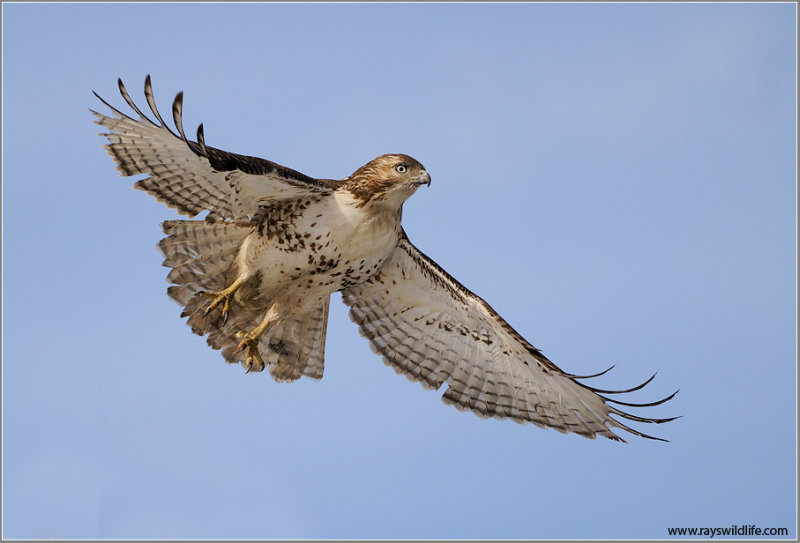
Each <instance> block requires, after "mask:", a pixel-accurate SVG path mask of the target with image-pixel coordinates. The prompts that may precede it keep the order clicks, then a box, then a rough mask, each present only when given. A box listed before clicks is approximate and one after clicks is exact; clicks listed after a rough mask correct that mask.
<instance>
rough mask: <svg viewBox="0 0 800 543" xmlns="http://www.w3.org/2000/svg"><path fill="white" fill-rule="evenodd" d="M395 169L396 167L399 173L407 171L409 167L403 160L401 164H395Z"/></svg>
mask: <svg viewBox="0 0 800 543" xmlns="http://www.w3.org/2000/svg"><path fill="white" fill-rule="evenodd" d="M394 169H395V171H396V172H397V173H406V170H407V169H408V166H406V163H405V162H401V163H400V164H398V165H397V166H395V167H394Z"/></svg>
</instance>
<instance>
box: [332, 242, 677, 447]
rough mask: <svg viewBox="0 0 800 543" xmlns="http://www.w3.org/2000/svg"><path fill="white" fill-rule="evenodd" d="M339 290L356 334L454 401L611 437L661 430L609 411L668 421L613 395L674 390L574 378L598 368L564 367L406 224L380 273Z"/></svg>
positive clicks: (483, 412)
mask: <svg viewBox="0 0 800 543" xmlns="http://www.w3.org/2000/svg"><path fill="white" fill-rule="evenodd" d="M342 298H343V300H344V302H345V303H346V304H347V305H349V306H350V316H351V318H352V319H353V321H354V322H355V323H356V324H358V326H359V328H360V331H361V334H362V335H364V336H365V337H366V338H367V339H369V341H370V344H371V346H372V348H373V350H375V351H376V352H377V353H379V354H381V355H382V356H383V359H384V361H385V362H386V363H387V364H389V365H391V366H392V367H393V368H394V369H395V371H397V372H398V373H402V374H405V375H406V376H407V377H408V378H409V379H411V380H414V381H418V382H419V383H421V384H422V385H423V386H424V387H426V388H432V389H438V388H439V387H441V385H442V384H443V383H447V385H448V387H447V390H446V391H445V393H444V395H443V397H442V399H443V400H444V401H445V403H448V404H452V405H455V406H456V407H458V408H459V409H462V410H466V409H469V410H471V411H473V412H475V413H476V414H478V415H479V416H482V417H496V418H510V419H513V420H515V421H517V422H521V423H522V422H531V423H533V424H535V425H537V426H541V427H550V428H555V429H557V430H559V431H561V432H575V433H578V434H580V435H584V436H586V437H590V438H594V437H595V436H596V435H601V436H604V437H607V438H609V439H614V440H622V438H620V437H619V436H618V435H617V434H615V433H614V432H613V431H612V430H613V429H621V430H625V431H628V432H630V433H632V434H636V435H639V436H642V437H647V438H652V439H660V438H654V437H652V436H649V435H646V434H643V433H641V432H639V431H637V430H635V429H632V428H630V427H628V426H626V425H625V424H622V423H621V422H619V421H617V420H615V419H614V418H612V417H611V416H610V415H612V414H613V415H616V416H619V417H622V418H625V419H629V420H633V421H638V422H654V423H661V422H667V421H668V420H673V419H653V418H645V417H639V416H635V415H632V414H629V413H626V412H623V411H621V410H619V409H617V408H616V407H613V406H612V405H610V403H616V404H618V405H626V406H633V407H646V406H651V405H658V404H661V403H663V402H665V401H667V400H669V399H670V398H672V396H674V394H673V395H672V396H669V397H668V398H664V399H663V400H660V401H658V402H653V403H649V404H631V403H626V402H620V401H618V400H613V399H610V398H608V397H606V396H603V395H602V394H619V393H624V392H632V391H634V390H638V389H640V388H642V387H644V386H645V385H646V384H647V383H649V382H650V380H648V381H646V382H645V383H643V384H641V385H639V386H638V387H634V388H631V389H628V390H621V391H607V390H606V391H604V390H598V389H595V388H592V387H589V386H586V385H584V384H582V383H580V382H579V381H578V380H579V379H586V378H588V377H595V376H596V375H595V376H586V377H578V376H575V375H571V374H567V373H565V372H563V371H561V370H560V369H559V368H558V367H557V366H556V365H555V364H553V363H552V362H550V360H548V359H547V358H546V357H545V356H544V355H543V354H541V352H539V350H537V349H536V348H534V347H533V346H532V345H530V344H529V343H528V342H527V341H526V340H525V339H524V338H523V337H522V336H520V335H519V334H518V333H517V332H516V331H515V330H514V329H513V328H512V327H511V326H510V325H509V324H508V323H507V322H506V321H504V320H503V319H502V317H500V316H499V315H498V314H497V313H496V312H495V311H494V310H493V309H492V308H491V307H490V306H489V305H488V304H487V303H486V302H485V301H483V300H482V299H481V298H480V297H478V296H476V295H475V294H473V293H472V292H470V291H469V290H467V289H466V288H465V287H464V286H463V285H461V284H460V283H459V282H458V281H456V280H455V279H453V278H452V277H451V276H450V275H449V274H447V272H445V271H444V270H443V269H441V268H440V267H439V266H438V265H437V264H436V263H435V262H433V261H432V260H431V259H429V258H428V257H427V256H425V255H424V254H423V253H422V252H420V251H419V250H418V249H417V248H416V247H414V245H412V244H411V242H410V241H408V238H407V237H406V236H405V233H403V235H402V236H401V239H400V241H399V243H398V245H397V248H396V249H395V251H394V253H393V255H392V257H391V258H390V259H389V260H388V261H387V262H386V263H385V264H384V265H383V267H382V268H381V269H380V270H379V273H377V274H376V275H375V276H373V277H372V278H371V279H369V280H367V281H366V282H365V283H363V284H360V285H356V286H354V287H351V288H349V289H347V290H345V291H343V292H342ZM609 369H610V368H609ZM606 371H608V370H606ZM603 373H605V372H603ZM597 375H601V374H597ZM650 379H652V377H651V378H650ZM601 393H602V394H601ZM622 441H624V440H622Z"/></svg>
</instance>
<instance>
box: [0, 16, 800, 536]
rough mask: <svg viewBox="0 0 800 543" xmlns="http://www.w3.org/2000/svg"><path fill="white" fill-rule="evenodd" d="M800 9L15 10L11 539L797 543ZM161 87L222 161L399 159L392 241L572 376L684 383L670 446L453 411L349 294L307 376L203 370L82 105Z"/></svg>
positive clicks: (7, 36) (657, 412)
mask: <svg viewBox="0 0 800 543" xmlns="http://www.w3.org/2000/svg"><path fill="white" fill-rule="evenodd" d="M795 10H796V7H795V6H794V5H793V4H646V5H634V4H503V5H489V4H436V5H419V4H390V5H371V4H346V5H343V4H338V5H321V4H304V5H290V4H236V5H213V4H212V5H209V4H189V5H185V4H123V5H96V4H56V5H53V4H4V5H3V76H4V77H3V343H2V349H3V390H2V392H3V483H2V490H3V536H4V537H6V538H28V537H35V538H150V537H157V538H286V537H302V538H358V537H361V538H376V537H384V538H437V537H438V538H441V537H446V538H465V537H471V538H481V537H488V538H500V537H503V538H665V537H667V528H668V527H675V526H690V527H691V526H696V527H727V526H730V525H732V524H755V525H757V526H760V527H785V528H789V530H790V535H791V536H792V537H796V535H797V534H796V528H795V526H796V507H797V503H796V480H797V473H796V467H795V466H796V464H795V462H796V458H797V455H796V440H797V419H796V415H795V409H796V381H797V364H796V335H795V328H796V324H797V321H796V305H795V299H796V286H795V279H796V236H795V225H796V203H795V202H796V154H795V148H796V143H797V142H796V130H795V126H796V125H795V119H796V113H797V112H796V86H795V78H796V60H797V59H796V56H795V53H794V50H795V43H796V28H795V20H796V17H795ZM148 73H149V74H151V75H152V78H153V83H154V88H155V95H156V99H157V100H158V103H159V105H160V106H161V109H162V111H169V104H170V103H171V100H172V98H173V97H174V95H175V93H176V92H177V91H179V90H184V91H185V93H186V94H185V100H184V118H185V122H186V124H187V126H188V127H194V126H196V125H197V124H198V123H200V122H203V123H204V124H205V134H206V142H207V143H208V144H209V145H213V146H216V147H220V148H223V149H227V150H231V151H235V152H239V153H245V154H254V155H258V156H262V157H265V158H269V159H271V160H274V161H276V162H279V163H282V164H284V165H287V166H290V167H292V168H295V169H298V170H300V171H303V172H304V173H307V174H309V175H313V176H317V177H336V178H340V177H344V176H346V175H348V174H349V173H351V172H352V171H353V170H354V169H355V168H357V167H358V166H360V165H361V164H363V163H365V162H367V161H368V160H370V159H371V158H373V157H374V156H377V155H379V154H383V153H387V152H402V153H407V154H410V155H412V156H414V157H415V158H417V159H418V160H420V161H421V162H422V163H423V164H425V166H426V167H427V169H428V171H429V172H430V173H431V175H432V178H433V183H432V185H431V187H430V188H427V189H424V190H420V191H418V192H417V194H416V195H414V196H413V197H412V198H411V200H409V202H408V203H407V204H406V206H405V210H404V225H405V228H406V231H407V232H408V234H409V237H410V238H411V239H412V241H414V243H415V244H417V245H418V246H419V247H420V248H421V249H422V250H423V251H425V252H426V253H427V254H429V255H430V256H431V257H433V258H434V259H435V260H436V261H437V262H438V263H439V264H441V265H442V266H443V267H444V268H445V269H447V270H448V271H449V272H450V273H451V274H452V275H454V276H455V277H456V278H458V279H459V280H460V281H462V282H463V283H464V284H465V285H466V286H468V287H469V288H471V289H472V290H474V291H476V292H477V293H478V294H480V295H481V296H483V297H484V298H485V299H486V300H487V301H488V302H489V303H491V304H492V305H493V306H494V307H495V309H497V310H498V312H499V313H500V314H502V315H503V316H504V317H505V318H506V319H507V320H508V321H509V322H510V323H511V324H512V325H513V326H514V327H515V328H517V329H518V330H519V331H520V332H521V333H522V334H523V335H525V336H526V337H527V338H528V339H529V340H530V341H531V342H532V343H533V344H534V345H535V346H537V347H539V348H540V349H542V350H543V351H544V353H545V354H546V355H547V356H548V357H549V358H550V359H551V360H553V361H554V362H555V363H556V364H558V365H560V366H561V367H562V368H563V369H565V370H566V371H569V372H573V373H576V374H587V373H593V372H595V371H599V370H601V369H604V368H606V367H607V366H609V365H611V364H616V367H615V368H614V370H613V371H611V372H610V373H609V374H608V375H606V376H604V377H602V378H601V379H600V380H598V382H597V384H598V386H602V387H604V388H615V387H625V386H631V385H633V384H636V383H638V382H641V381H642V380H643V379H645V378H646V377H648V376H649V375H650V374H652V373H653V372H655V371H658V375H657V377H656V379H655V380H654V381H653V383H652V384H651V385H650V386H649V387H648V388H647V389H645V391H643V392H641V393H639V395H637V396H636V397H635V398H634V399H633V401H637V400H640V401H647V400H652V399H656V398H658V397H661V396H663V395H666V394H669V393H670V392H672V391H673V390H674V389H676V388H680V389H681V392H680V393H679V394H678V396H676V398H675V399H674V400H673V401H671V402H669V403H668V404H666V405H664V406H660V407H658V408H651V409H650V410H649V411H648V412H647V413H648V414H651V415H653V416H673V415H683V418H681V419H679V420H678V421H675V422H672V423H670V424H667V425H661V426H658V427H642V428H641V429H642V430H646V431H652V432H654V433H656V434H657V435H659V436H662V437H664V438H666V439H669V440H670V442H669V443H659V442H651V441H646V440H641V439H635V438H634V437H633V436H631V439H630V440H629V443H628V444H627V445H623V444H618V443H613V442H611V441H608V440H595V441H591V440H586V439H583V438H581V437H578V436H575V435H562V434H559V433H557V432H555V431H553V430H549V431H543V430H541V429H538V428H535V427H533V426H520V425H517V424H514V423H512V422H508V421H494V420H480V419H478V418H477V417H474V416H473V415H470V414H464V413H460V412H458V411H456V410H455V409H453V408H450V407H447V406H445V405H444V404H442V403H441V402H440V400H439V394H436V393H433V392H430V391H425V390H423V389H422V388H421V387H420V386H418V385H416V384H413V383H409V382H408V381H407V380H406V379H405V378H403V377H401V376H397V375H395V374H394V372H393V371H392V370H391V369H389V368H388V367H386V366H384V365H383V364H382V363H381V361H380V359H379V358H378V357H377V356H376V355H374V354H372V352H371V351H370V349H369V347H368V345H367V343H366V341H365V340H363V339H362V338H361V337H360V336H359V334H358V332H357V330H356V327H355V325H354V324H352V323H351V322H350V321H349V319H348V318H347V314H346V310H345V308H344V306H343V305H342V304H341V303H340V301H339V296H338V295H335V296H334V303H333V304H332V306H331V315H330V321H329V330H328V340H327V352H326V354H327V356H326V370H325V377H324V379H322V380H321V381H319V382H310V381H308V380H302V381H300V382H297V383H295V384H292V385H285V384H276V383H274V382H273V381H272V380H271V379H270V378H269V376H268V375H267V374H266V373H263V374H250V375H245V373H244V371H243V370H242V369H241V368H239V367H235V366H227V365H226V364H224V363H223V360H222V358H221V356H220V354H219V353H218V352H215V351H212V350H211V349H210V348H208V347H207V346H206V345H205V341H204V340H203V339H202V338H199V337H197V336H194V335H193V334H192V333H191V331H190V330H189V328H188V327H187V326H186V325H185V324H184V323H183V322H182V320H181V319H180V318H179V314H180V309H179V307H178V306H177V305H176V304H174V303H173V302H172V301H171V300H170V299H168V298H167V296H166V292H165V289H166V286H167V284H166V281H165V276H166V272H167V270H166V269H165V268H163V267H162V266H161V265H160V264H161V256H160V255H159V253H158V251H157V249H156V246H155V245H156V243H157V242H158V240H159V239H160V237H161V233H160V228H159V223H160V222H161V221H162V220H165V219H169V218H175V214H174V212H172V211H170V210H168V209H166V208H165V207H164V206H162V205H161V204H159V203H157V202H155V201H154V200H153V199H152V198H150V197H149V196H147V195H145V194H144V193H141V192H138V191H134V190H132V189H131V185H132V183H133V179H130V178H120V177H119V175H118V173H117V172H116V171H115V169H114V165H113V163H112V160H111V158H110V157H108V156H107V155H106V154H105V152H104V151H103V150H102V149H101V144H102V143H103V140H102V139H101V138H99V137H98V136H97V135H96V133H97V132H98V131H99V130H100V127H98V126H96V125H94V124H93V123H92V118H91V116H90V114H89V112H88V111H87V109H88V108H90V107H91V108H94V109H98V108H100V110H102V104H99V103H98V101H97V100H96V99H95V98H94V96H92V94H91V91H92V90H96V91H97V92H99V93H100V94H101V95H102V96H104V97H106V98H107V99H108V100H110V101H111V102H112V103H114V104H118V105H122V104H123V102H122V99H121V98H120V97H119V95H118V93H117V90H116V79H117V77H122V78H123V79H124V80H125V82H126V83H127V85H128V88H129V89H130V90H131V93H132V94H133V96H134V97H135V99H136V100H139V101H141V99H142V93H141V88H142V83H143V81H144V77H145V75H146V74H148Z"/></svg>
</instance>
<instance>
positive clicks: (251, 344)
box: [236, 330, 265, 373]
mask: <svg viewBox="0 0 800 543" xmlns="http://www.w3.org/2000/svg"><path fill="white" fill-rule="evenodd" d="M236 337H237V338H239V339H241V340H242V341H241V343H239V345H238V346H237V347H236V350H237V351H242V350H244V348H245V347H247V359H246V360H247V363H246V368H247V372H248V373H250V372H251V371H253V370H255V371H261V370H263V369H264V366H265V364H264V359H263V358H261V355H260V354H259V352H258V341H259V339H260V338H261V334H259V335H257V336H254V335H253V334H249V333H247V332H245V331H244V330H240V331H239V332H236Z"/></svg>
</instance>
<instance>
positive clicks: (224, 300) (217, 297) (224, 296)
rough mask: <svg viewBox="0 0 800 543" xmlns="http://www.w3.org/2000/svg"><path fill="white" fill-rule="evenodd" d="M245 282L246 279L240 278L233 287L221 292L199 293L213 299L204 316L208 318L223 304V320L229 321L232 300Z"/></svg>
mask: <svg viewBox="0 0 800 543" xmlns="http://www.w3.org/2000/svg"><path fill="white" fill-rule="evenodd" d="M244 281H245V278H244V277H240V278H239V279H237V280H236V281H234V282H233V284H232V285H231V286H229V287H228V288H225V289H222V290H220V291H219V292H211V291H209V292H206V291H201V292H199V293H198V294H200V295H201V296H205V297H206V298H210V299H211V303H210V304H209V305H208V307H207V308H206V312H205V313H203V316H204V317H205V316H208V314H209V313H211V311H212V310H213V309H214V308H215V307H217V306H219V304H222V318H223V319H227V318H228V309H230V307H231V298H233V295H234V294H235V293H236V291H237V290H239V287H241V286H242V283H244Z"/></svg>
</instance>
